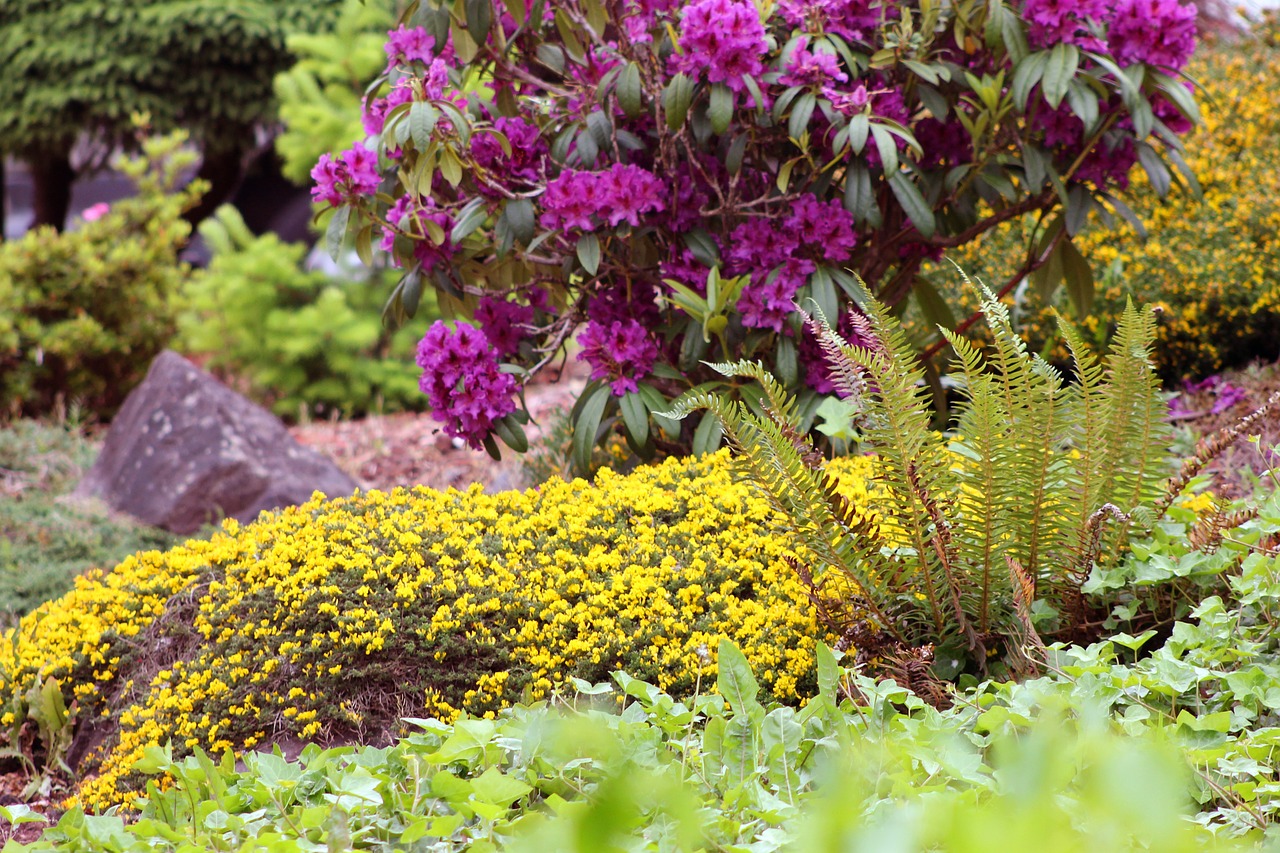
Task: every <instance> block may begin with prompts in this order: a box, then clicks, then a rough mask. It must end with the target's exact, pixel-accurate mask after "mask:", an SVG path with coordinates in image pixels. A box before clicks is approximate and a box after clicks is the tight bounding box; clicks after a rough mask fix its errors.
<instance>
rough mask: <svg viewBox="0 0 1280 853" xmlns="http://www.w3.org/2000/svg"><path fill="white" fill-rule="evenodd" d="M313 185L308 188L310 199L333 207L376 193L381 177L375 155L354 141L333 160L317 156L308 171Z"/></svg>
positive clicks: (324, 156) (325, 155)
mask: <svg viewBox="0 0 1280 853" xmlns="http://www.w3.org/2000/svg"><path fill="white" fill-rule="evenodd" d="M311 179H312V180H313V181H315V182H316V185H315V186H314V187H312V188H311V198H312V199H313V200H314V201H323V202H326V203H328V204H330V205H332V206H333V207H337V206H338V205H340V204H343V203H344V202H345V201H348V200H350V199H352V198H353V197H355V196H362V195H372V194H373V193H375V192H377V190H378V184H379V183H381V181H382V175H381V174H379V172H378V155H377V154H374V153H373V152H372V151H370V150H369V149H368V148H365V147H364V145H362V144H360V143H359V142H357V143H356V144H355V145H353V146H352V147H351V148H349V149H347V150H346V151H343V152H342V153H341V154H340V155H338V159H336V160H335V159H333V158H332V157H330V156H329V155H328V154H322V155H320V162H318V163H316V165H315V168H313V169H312V170H311Z"/></svg>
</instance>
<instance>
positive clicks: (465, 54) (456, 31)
mask: <svg viewBox="0 0 1280 853" xmlns="http://www.w3.org/2000/svg"><path fill="white" fill-rule="evenodd" d="M449 30H450V35H451V36H452V42H453V52H454V54H456V55H457V57H458V61H459V62H461V63H462V64H463V65H467V64H469V63H470V62H471V60H473V59H475V58H476V54H478V53H479V52H480V46H479V45H478V44H476V40H475V39H473V38H472V37H471V36H470V34H469V33H468V32H467V27H466V24H465V22H463V21H460V20H457V19H453V22H452V24H451V25H450V28H449Z"/></svg>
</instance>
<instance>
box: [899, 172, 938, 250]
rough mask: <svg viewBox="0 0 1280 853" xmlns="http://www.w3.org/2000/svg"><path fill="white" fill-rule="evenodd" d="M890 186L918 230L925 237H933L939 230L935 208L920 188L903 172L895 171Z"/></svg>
mask: <svg viewBox="0 0 1280 853" xmlns="http://www.w3.org/2000/svg"><path fill="white" fill-rule="evenodd" d="M889 188H890V189H891V190H893V196H894V198H896V199H897V200H898V204H900V205H902V210H903V211H904V212H905V213H906V214H907V217H908V218H910V220H911V224H912V225H914V226H915V227H916V230H917V231H919V232H920V233H921V234H922V235H923V236H925V237H932V236H933V235H934V232H936V231H937V230H938V221H937V219H936V218H935V217H934V215H933V209H932V208H931V207H929V204H928V202H926V201H925V200H924V196H923V195H921V194H920V188H919V187H917V186H916V185H915V184H914V183H913V182H912V180H911V178H909V177H907V175H905V174H904V173H902V172H894V173H893V174H892V175H891V176H890V177H889Z"/></svg>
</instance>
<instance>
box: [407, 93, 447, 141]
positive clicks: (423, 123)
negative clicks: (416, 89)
mask: <svg viewBox="0 0 1280 853" xmlns="http://www.w3.org/2000/svg"><path fill="white" fill-rule="evenodd" d="M439 119H440V111H439V110H437V109H436V108H435V107H434V106H432V105H431V104H429V103H427V102H426V101H414V102H413V104H412V105H411V106H410V107H409V133H410V135H411V136H412V137H413V145H414V147H415V148H417V149H418V150H419V151H421V150H423V149H425V148H426V147H427V146H428V145H430V144H431V134H432V132H433V131H434V130H435V129H436V122H437V121H439Z"/></svg>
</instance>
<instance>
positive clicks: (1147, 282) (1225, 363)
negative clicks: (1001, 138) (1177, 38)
mask: <svg viewBox="0 0 1280 853" xmlns="http://www.w3.org/2000/svg"><path fill="white" fill-rule="evenodd" d="M1277 30H1278V27H1277V23H1276V19H1274V18H1271V19H1269V20H1268V21H1267V22H1266V23H1265V24H1264V25H1262V26H1261V27H1260V28H1259V31H1258V33H1257V37H1256V38H1249V39H1244V40H1240V41H1233V42H1229V43H1219V44H1211V45H1209V46H1207V47H1206V48H1204V49H1203V50H1201V51H1200V52H1199V53H1197V54H1196V56H1195V57H1194V58H1193V60H1192V62H1191V65H1190V66H1189V67H1188V69H1187V71H1188V74H1189V75H1190V76H1191V77H1192V78H1193V79H1195V80H1196V81H1197V82H1198V83H1200V84H1201V85H1202V86H1203V89H1204V95H1203V97H1202V98H1200V99H1199V101H1200V103H1201V106H1202V109H1203V112H1204V124H1203V126H1201V127H1199V128H1197V129H1196V130H1195V132H1194V134H1193V136H1191V137H1190V138H1189V139H1188V140H1187V149H1188V157H1187V162H1188V165H1189V166H1190V168H1191V170H1192V171H1193V172H1194V174H1195V175H1196V177H1197V179H1198V180H1199V181H1200V184H1201V186H1202V188H1203V190H1204V195H1203V199H1202V200H1197V199H1195V198H1193V197H1192V196H1191V195H1190V194H1188V193H1186V192H1182V193H1179V192H1176V191H1175V192H1174V194H1173V195H1172V196H1171V197H1170V198H1168V199H1167V200H1165V202H1163V203H1158V200H1157V198H1156V195H1155V193H1154V192H1152V191H1151V189H1150V187H1149V186H1148V185H1147V179H1146V175H1145V174H1144V173H1143V171H1142V170H1141V169H1135V170H1134V171H1133V173H1132V178H1133V181H1134V184H1135V192H1134V193H1133V194H1132V195H1131V196H1130V197H1129V198H1128V201H1129V202H1130V204H1131V206H1132V207H1133V210H1134V211H1135V213H1136V214H1137V216H1138V217H1139V218H1140V219H1141V220H1142V222H1143V223H1144V224H1145V226H1146V228H1147V230H1148V232H1149V237H1148V238H1147V239H1145V240H1144V239H1142V237H1141V236H1140V235H1139V234H1138V233H1137V232H1136V231H1135V230H1134V229H1133V228H1132V227H1129V226H1125V228H1124V229H1122V230H1119V231H1112V230H1108V229H1103V228H1096V227H1095V228H1093V229H1091V230H1088V231H1086V232H1085V233H1083V234H1081V235H1080V237H1078V238H1077V240H1076V242H1077V245H1078V246H1079V247H1080V249H1081V251H1082V252H1083V253H1084V254H1085V256H1086V257H1088V258H1089V260H1090V263H1091V266H1092V267H1093V270H1094V273H1095V276H1096V278H1097V291H1096V302H1095V305H1094V310H1093V315H1092V316H1091V317H1089V318H1086V320H1085V321H1084V322H1083V323H1082V326H1083V328H1084V330H1085V332H1086V333H1087V334H1089V335H1090V336H1091V337H1092V338H1094V339H1095V340H1097V341H1102V340H1105V338H1106V337H1107V335H1108V333H1109V332H1110V329H1111V325H1112V324H1113V323H1114V321H1115V318H1116V317H1118V316H1119V315H1120V313H1121V311H1122V310H1123V309H1124V305H1125V299H1126V297H1127V296H1129V295H1132V296H1133V300H1134V302H1135V303H1137V304H1139V305H1141V304H1145V303H1151V304H1154V305H1156V306H1159V307H1160V308H1162V309H1164V310H1163V315H1162V317H1161V321H1160V329H1159V333H1158V336H1157V346H1156V348H1155V358H1156V362H1157V366H1158V368H1159V370H1160V373H1161V375H1162V376H1163V377H1164V378H1165V379H1166V380H1168V379H1175V378H1181V377H1184V376H1203V375H1206V374H1209V373H1213V372H1216V371H1217V370H1219V369H1221V368H1224V367H1230V366H1234V365H1239V364H1242V363H1246V362H1248V361H1249V360H1251V359H1254V358H1261V357H1265V358H1275V357H1276V356H1278V355H1280V112H1278V111H1277V110H1276V109H1275V98H1274V91H1275V88H1276V86H1277V85H1280V46H1277V39H1276V33H1277ZM1028 227H1029V223H1022V222H1017V221H1013V222H1010V223H1008V224H1007V225H1006V226H1005V227H1004V228H1003V229H1001V230H1000V231H999V232H993V233H990V234H988V235H987V236H986V237H984V238H983V239H981V240H980V241H977V242H975V243H973V244H970V245H969V246H967V247H966V248H965V249H963V250H960V251H957V252H955V253H953V254H952V257H953V258H954V260H955V261H956V262H957V263H959V264H960V266H961V267H963V268H964V269H965V270H966V271H969V272H970V273H972V274H976V275H977V276H979V277H981V278H982V279H983V280H985V281H986V282H987V283H988V284H990V285H991V286H993V287H998V286H999V285H1000V284H1002V283H1003V282H1005V281H1006V280H1007V278H1008V276H1009V275H1011V274H1012V273H1013V271H1014V269H1015V268H1016V266H1017V264H1018V262H1019V261H1020V260H1021V259H1022V258H1023V257H1025V254H1026V253H1025V249H1024V248H1022V247H1024V246H1025V245H1026V240H1025V237H1026V234H1025V233H1024V229H1026V228H1028ZM943 267H944V268H940V269H939V270H938V274H937V275H936V276H934V278H935V280H936V281H938V282H939V284H940V286H943V287H946V286H954V285H955V284H956V280H957V278H958V277H957V276H955V275H954V273H952V272H951V267H950V265H949V264H944V265H943ZM948 299H950V300H952V301H953V304H957V305H960V304H963V305H964V306H965V307H966V309H968V310H966V311H965V313H969V312H970V311H972V310H974V309H976V304H977V303H976V297H975V296H973V295H972V294H960V293H955V294H950V295H948ZM1026 307H1027V309H1028V314H1029V316H1028V317H1027V318H1026V320H1027V326H1026V331H1027V332H1028V334H1029V336H1030V337H1031V339H1032V340H1033V342H1040V343H1043V342H1051V341H1052V337H1053V330H1054V328H1055V326H1054V322H1053V320H1052V319H1051V318H1050V317H1049V316H1048V312H1047V311H1044V310H1043V309H1042V306H1041V305H1040V304H1039V300H1038V299H1036V298H1035V297H1034V296H1033V295H1029V296H1028V300H1027V306H1026ZM1054 351H1055V353H1056V354H1057V355H1064V354H1065V350H1064V348H1062V347H1060V346H1058V347H1056V348H1055V350H1054Z"/></svg>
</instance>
